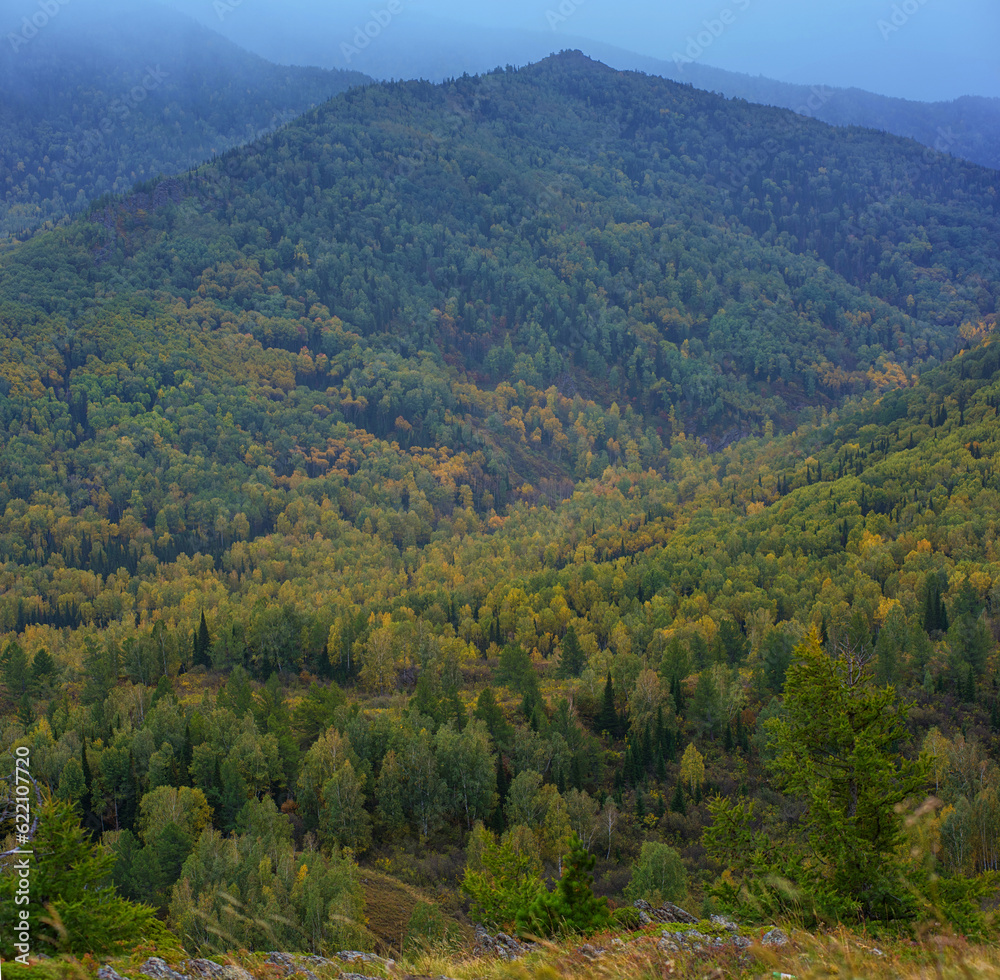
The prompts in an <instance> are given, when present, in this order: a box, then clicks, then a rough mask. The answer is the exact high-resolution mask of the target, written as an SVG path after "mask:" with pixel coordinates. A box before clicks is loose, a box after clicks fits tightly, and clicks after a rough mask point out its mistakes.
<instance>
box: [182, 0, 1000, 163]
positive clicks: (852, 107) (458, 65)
mask: <svg viewBox="0 0 1000 980" xmlns="http://www.w3.org/2000/svg"><path fill="white" fill-rule="evenodd" d="M175 6H177V7H179V8H180V9H183V10H185V11H186V12H188V13H189V14H190V15H192V16H195V17H201V18H203V19H204V20H205V23H206V24H208V25H209V26H211V27H213V28H214V29H216V30H218V31H220V32H222V33H223V34H225V35H226V36H227V37H230V38H231V39H232V40H234V41H235V42H236V43H238V44H241V45H243V46H244V47H246V48H247V49H248V50H251V51H255V52H257V53H258V54H260V55H263V56H264V57H266V58H269V59H270V60H271V61H275V62H279V63H281V64H308V65H321V66H323V67H326V68H352V69H357V70H360V71H363V72H365V73H367V74H368V75H371V76H372V77H374V78H380V79H392V78H425V79H428V80H429V81H433V82H439V81H442V80H444V79H446V78H453V77H459V76H461V75H462V74H464V73H468V74H480V73H482V72H486V71H490V70H492V69H493V68H495V67H497V66H501V67H502V66H503V65H506V64H512V65H516V66H517V65H520V66H523V65H526V64H530V63H533V62H536V61H540V60H542V59H543V58H545V57H547V56H548V55H549V54H551V53H553V52H554V51H555V50H558V49H560V48H568V47H575V48H579V49H580V50H581V51H583V52H584V53H585V54H587V55H588V56H589V57H591V58H593V59H595V60H597V61H601V62H603V63H604V64H606V65H610V66H611V67H613V68H618V69H621V70H629V71H642V72H646V73H647V74H649V75H661V76H663V77H664V78H670V79H673V80H674V81H679V82H689V83H691V84H693V85H694V86H695V87H696V88H701V89H706V90H708V91H710V92H719V93H721V94H722V95H725V96H727V97H728V98H740V99H746V100H747V101H748V102H759V103H762V104H765V105H774V106H780V107H781V108H784V109H793V110H795V111H796V112H800V113H803V114H804V115H809V116H813V117H814V118H816V119H819V120H821V121H823V122H827V123H830V124H831V125H835V126H865V127H868V128H871V129H879V130H884V131H885V132H889V133H893V134H894V135H896V136H907V137H910V138H911V139H915V140H917V141H918V142H920V143H923V144H924V145H926V146H928V147H931V148H933V149H935V150H937V151H940V152H943V153H951V154H953V155H954V156H960V157H964V158H965V159H967V160H971V161H973V162H974V163H980V164H982V165H983V166H986V167H991V168H993V169H1000V99H996V98H982V97H978V96H969V97H964V98H960V99H956V100H954V101H951V102H933V103H928V102H911V101H908V100H906V99H899V98H890V97H888V96H883V95H876V94H874V93H872V92H866V91H863V90H861V89H856V88H850V89H843V88H831V87H828V86H825V85H822V84H820V82H821V81H822V80H821V79H817V84H816V85H815V86H809V85H796V84H792V83H788V82H782V81H777V80H775V79H771V78H765V77H761V76H758V77H753V76H751V75H743V74H740V73H738V72H732V71H726V70H724V69H721V68H713V67H711V66H710V65H706V64H703V63H702V62H701V61H700V60H699V59H698V58H695V59H693V60H692V61H691V62H690V63H684V62H683V61H674V60H661V59H656V58H650V57H647V56H645V55H640V54H636V53H634V52H632V51H627V50H624V49H622V48H619V47H615V46H613V45H610V44H602V43H599V42H595V41H591V40H589V39H586V38H582V37H574V36H570V35H568V34H564V33H562V31H560V32H559V33H558V34H557V33H554V32H544V31H527V30H502V29H491V30H489V31H482V30H476V29H473V28H470V27H469V26H468V25H466V24H461V23H458V22H456V21H447V20H440V19H436V18H433V17H428V16H424V15H422V14H421V13H420V12H419V11H418V10H416V9H410V8H409V7H406V6H404V7H403V9H402V10H401V11H400V12H399V13H398V14H397V15H395V16H393V17H391V18H387V17H385V16H383V20H385V21H386V23H385V24H380V23H377V22H372V24H368V23H365V22H364V21H363V20H362V21H359V22H358V23H357V24H355V23H354V20H357V18H356V17H355V18H354V20H352V19H351V17H350V16H349V15H347V14H339V13H336V12H334V13H330V14H329V15H326V14H325V13H324V14H323V16H324V17H326V19H325V20H324V21H320V20H319V19H318V18H319V16H320V15H319V14H317V11H316V9H314V8H315V4H313V3H310V2H299V3H297V4H293V5H292V6H290V7H288V8H286V7H285V6H284V5H283V6H281V7H280V8H279V7H276V6H270V7H269V6H266V5H259V6H255V7H254V9H253V11H252V12H251V11H249V10H245V9H244V10H239V11H236V10H234V11H233V12H232V13H231V14H227V15H225V16H223V17H219V16H218V15H217V14H215V13H214V12H212V11H210V10H209V8H208V7H207V5H205V4H204V3H201V0H175ZM366 29H367V33H368V34H369V35H373V36H370V37H369V36H366V33H365V30H366ZM665 53H666V52H665ZM680 53H681V54H682V55H684V52H683V51H682V52H680ZM673 56H674V52H673V51H672V50H671V51H670V52H669V53H668V59H671V58H673ZM685 58H686V55H685Z"/></svg>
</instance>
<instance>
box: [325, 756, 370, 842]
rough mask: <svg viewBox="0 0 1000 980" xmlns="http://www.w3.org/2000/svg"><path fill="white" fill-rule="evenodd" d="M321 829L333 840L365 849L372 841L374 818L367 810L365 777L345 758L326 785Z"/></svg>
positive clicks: (328, 838) (327, 837)
mask: <svg viewBox="0 0 1000 980" xmlns="http://www.w3.org/2000/svg"><path fill="white" fill-rule="evenodd" d="M320 831H321V833H322V834H323V836H324V838H325V839H327V840H328V841H330V842H331V843H335V844H340V845H341V846H343V847H350V848H352V849H353V850H355V851H363V850H365V849H366V848H367V847H368V845H369V844H370V843H371V836H372V835H371V817H370V816H369V815H368V811H367V810H365V793H364V783H363V780H362V779H361V778H360V777H359V776H358V775H357V773H356V772H355V771H354V766H352V765H351V762H350V760H349V759H347V760H345V762H344V764H343V765H342V766H340V768H338V769H337V770H335V772H334V773H333V775H332V776H330V778H329V779H328V780H327V781H326V782H325V783H324V784H323V810H322V814H321V818H320Z"/></svg>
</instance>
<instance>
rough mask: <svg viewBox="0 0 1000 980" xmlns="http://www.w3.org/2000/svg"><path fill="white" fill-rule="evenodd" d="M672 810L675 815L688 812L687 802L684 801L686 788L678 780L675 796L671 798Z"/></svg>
mask: <svg viewBox="0 0 1000 980" xmlns="http://www.w3.org/2000/svg"><path fill="white" fill-rule="evenodd" d="M670 809H671V811H672V812H674V813H680V814H686V813H687V812H688V808H687V802H686V801H685V799H684V787H683V786H681V781H680V780H679V779H678V780H677V783H676V785H675V786H674V795H673V796H672V797H671V798H670Z"/></svg>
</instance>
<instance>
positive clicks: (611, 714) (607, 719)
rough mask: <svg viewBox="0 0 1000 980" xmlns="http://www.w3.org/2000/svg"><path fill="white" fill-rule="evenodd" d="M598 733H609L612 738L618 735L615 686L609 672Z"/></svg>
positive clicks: (598, 717) (600, 712) (598, 716)
mask: <svg viewBox="0 0 1000 980" xmlns="http://www.w3.org/2000/svg"><path fill="white" fill-rule="evenodd" d="M597 731H598V734H600V733H601V732H607V733H608V735H609V736H610V737H611V738H615V737H616V736H617V734H618V712H617V711H616V710H615V685H614V683H613V682H612V680H611V671H610V670H609V671H608V679H607V682H606V683H605V685H604V700H603V701H602V703H601V710H600V711H599V712H598V715H597Z"/></svg>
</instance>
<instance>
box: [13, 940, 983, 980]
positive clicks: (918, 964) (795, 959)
mask: <svg viewBox="0 0 1000 980" xmlns="http://www.w3.org/2000/svg"><path fill="white" fill-rule="evenodd" d="M746 934H747V936H748V938H751V939H759V938H760V936H761V935H762V934H763V930H760V931H759V932H758V933H756V934H752V933H746ZM660 935H661V928H660V927H655V928H654V927H649V928H648V929H647V930H646V931H644V932H640V933H633V934H631V935H626V936H624V937H622V936H619V935H617V934H612V933H609V934H605V935H598V936H592V937H590V938H589V940H588V941H587V942H586V944H584V942H583V941H582V940H580V939H579V938H578V939H577V940H576V941H573V942H569V941H567V942H562V943H545V944H541V945H540V946H539V947H538V949H537V950H536V951H534V952H532V953H529V954H528V955H527V956H525V957H524V958H523V959H521V960H518V961H515V962H506V961H504V960H501V959H498V958H490V957H486V958H477V957H473V956H472V955H471V953H470V952H469V947H467V946H464V947H460V946H453V947H452V948H443V947H440V948H436V949H431V950H426V951H421V952H410V953H408V954H406V955H404V956H402V957H401V958H400V959H398V960H396V961H395V962H393V961H389V962H388V963H361V962H353V963H346V962H345V963H343V964H341V963H339V962H338V961H336V960H334V961H332V962H330V963H328V964H326V965H316V963H315V962H310V963H309V964H308V965H306V964H302V966H303V967H305V968H308V969H309V970H310V971H311V972H312V973H313V974H314V975H315V977H316V978H317V980H337V978H339V977H340V976H341V974H342V973H349V974H351V975H353V976H358V975H361V976H369V977H373V978H375V977H378V978H382V980H393V978H396V980H442V978H453V980H560V978H571V980H661V978H666V977H677V978H692V980H702V978H704V980H723V978H758V977H760V978H770V977H778V978H782V977H783V978H795V980H813V978H816V980H818V978H821V977H823V978H826V977H841V978H850V980H897V978H899V980H911V978H912V980H917V978H921V980H923V978H928V980H931V978H938V980H949V978H956V980H958V978H983V980H992V978H997V980H1000V948H998V947H997V946H995V945H992V944H991V945H981V946H975V945H971V944H969V943H967V942H965V941H964V940H962V939H960V938H956V937H952V936H946V935H936V934H928V935H926V936H924V937H922V938H921V939H920V940H892V941H890V942H883V941H881V940H874V939H872V938H871V937H868V936H866V935H863V934H858V933H854V932H848V931H846V930H841V931H837V932H832V933H829V934H826V935H815V934H810V933H804V932H800V931H791V930H790V931H789V935H790V937H791V941H790V943H789V944H788V945H786V946H784V947H780V948H774V947H766V946H762V945H760V944H759V943H757V942H755V943H754V945H752V946H751V947H749V948H748V949H746V950H743V951H738V950H735V949H733V948H731V947H730V948H726V949H723V950H716V951H712V952H708V951H704V952H665V951H663V950H661V949H659V948H658V947H657V941H658V939H659V938H660ZM150 953H151V951H150V950H149V949H139V950H136V952H135V954H134V955H133V956H131V957H129V958H127V959H116V960H113V961H111V965H112V966H113V967H114V968H115V969H116V970H117V971H118V973H119V974H121V975H122V976H123V977H126V978H130V980H139V978H141V977H142V974H141V973H140V968H141V966H142V964H143V963H144V962H145V961H146V958H147V957H148V956H149V955H150ZM265 955H266V954H261V953H258V954H252V953H247V952H245V951H239V952H234V953H232V954H230V955H228V956H226V957H219V956H216V957H215V962H219V963H222V964H223V965H225V966H230V967H235V968H236V969H232V970H227V971H226V973H227V974H228V977H229V980H250V978H253V980H280V978H282V977H283V976H284V975H285V971H284V970H282V969H281V968H279V967H277V966H275V965H273V964H268V963H266V962H265ZM102 965H104V964H103V963H98V962H97V961H95V960H94V959H93V958H91V957H90V956H85V957H84V958H83V959H82V960H77V959H41V960H34V959H33V960H32V962H31V965H30V966H28V967H24V966H20V965H18V964H14V963H9V962H5V963H4V964H3V967H2V975H3V978H4V980H93V978H94V977H96V974H97V970H98V969H99V967H100V966H102ZM171 966H173V967H174V969H177V970H179V971H181V972H186V971H185V969H184V966H183V961H177V962H171ZM244 970H245V971H246V974H244V973H243V971H244ZM247 974H249V977H248V976H247ZM292 976H295V977H297V978H304V976H305V975H304V974H303V973H302V972H299V973H297V974H293V975H292Z"/></svg>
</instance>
